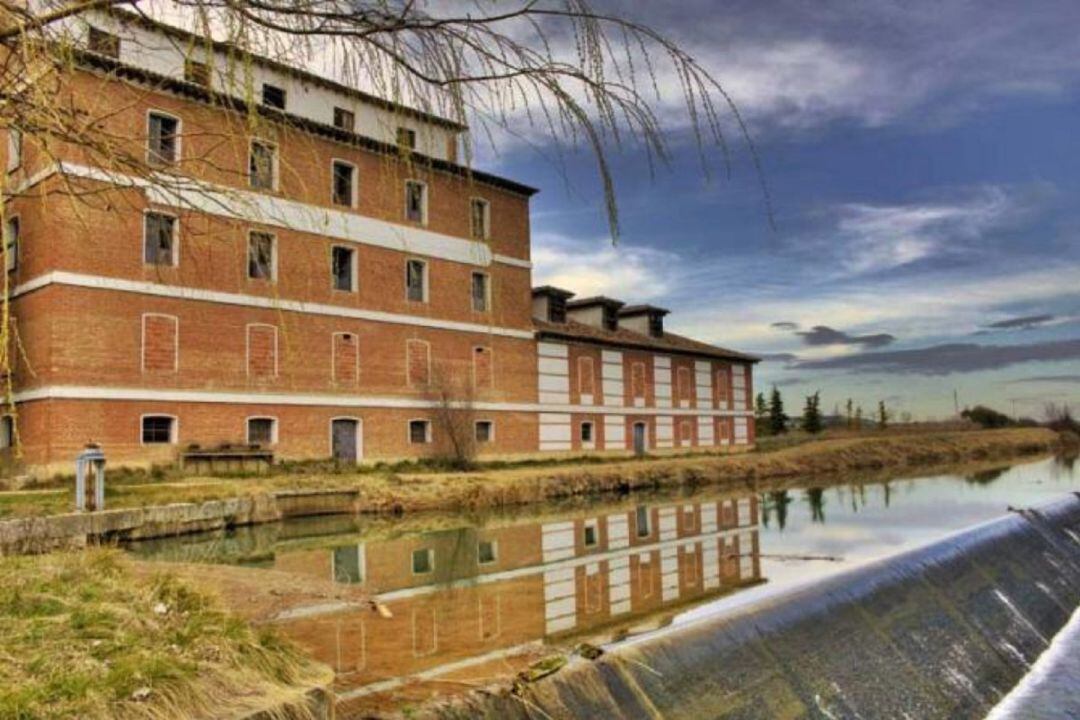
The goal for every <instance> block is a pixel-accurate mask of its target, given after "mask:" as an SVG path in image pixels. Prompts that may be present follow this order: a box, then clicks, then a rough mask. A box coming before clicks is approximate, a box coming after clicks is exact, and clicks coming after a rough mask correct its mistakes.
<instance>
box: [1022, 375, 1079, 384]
mask: <svg viewBox="0 0 1080 720" xmlns="http://www.w3.org/2000/svg"><path fill="white" fill-rule="evenodd" d="M1008 383H1009V384H1010V385H1013V384H1017V383H1069V384H1080V375H1032V376H1030V377H1022V378H1017V379H1015V380H1009V381H1008Z"/></svg>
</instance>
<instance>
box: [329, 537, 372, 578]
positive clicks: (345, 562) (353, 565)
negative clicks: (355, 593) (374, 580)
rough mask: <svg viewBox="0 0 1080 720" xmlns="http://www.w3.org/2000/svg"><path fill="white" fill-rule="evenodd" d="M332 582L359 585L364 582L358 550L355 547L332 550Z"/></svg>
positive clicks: (347, 546)
mask: <svg viewBox="0 0 1080 720" xmlns="http://www.w3.org/2000/svg"><path fill="white" fill-rule="evenodd" d="M332 557H333V562H334V580H335V581H336V582H339V583H348V584H350V585H359V584H360V583H362V582H364V573H363V568H362V567H361V555H360V548H359V547H358V546H356V545H346V546H345V547H338V548H334V553H333V556H332Z"/></svg>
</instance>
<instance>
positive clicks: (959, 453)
mask: <svg viewBox="0 0 1080 720" xmlns="http://www.w3.org/2000/svg"><path fill="white" fill-rule="evenodd" d="M1058 443H1059V441H1058V436H1057V435H1056V434H1055V433H1053V432H1051V431H1049V430H1045V429H1042V428H1017V429H1007V430H986V431H961V432H926V433H907V432H905V433H880V434H879V433H874V434H866V435H858V436H854V437H850V436H849V437H839V438H828V437H826V438H824V439H816V440H812V441H809V442H798V443H793V444H786V445H778V446H774V449H771V450H768V449H762V450H759V451H758V452H753V453H745V454H740V455H717V454H699V455H693V456H688V457H652V458H645V459H634V460H621V461H609V462H601V463H587V464H582V463H574V464H569V463H565V462H561V463H556V464H549V465H524V466H509V467H504V468H499V469H487V470H481V471H476V472H468V473H445V472H444V473H435V472H415V473H408V472H400V473H396V472H371V471H365V472H361V473H353V474H343V473H336V472H335V473H327V474H322V473H318V472H314V473H307V474H283V475H273V476H263V477H254V478H197V477H196V478H188V479H183V480H176V481H171V482H169V481H166V482H156V483H113V484H111V485H110V486H109V493H108V497H107V502H106V505H107V506H108V507H110V508H126V507H145V506H152V505H163V504H168V503H177V502H193V503H197V502H203V501H207V500H220V499H224V498H231V497H243V496H257V495H260V494H266V493H274V492H282V491H296V490H329V489H344V490H352V491H355V492H356V494H357V500H356V508H357V509H358V510H359V511H361V512H413V511H420V510H455V509H475V508H484V507H496V506H506V505H518V504H526V503H536V502H543V501H545V500H549V499H554V498H563V497H568V496H572V495H583V494H590V493H603V492H612V491H619V492H625V491H629V490H634V489H643V488H649V489H655V488H662V487H675V486H683V485H697V484H707V483H739V482H746V481H754V480H758V479H761V480H764V479H769V478H786V477H793V476H805V475H820V474H829V473H843V472H852V471H870V470H878V469H886V468H895V469H896V470H897V471H899V472H902V471H904V470H905V469H909V468H916V467H920V466H924V465H929V464H941V463H951V462H967V461H971V460H982V459H995V458H1000V459H1009V458H1013V457H1022V456H1025V455H1033V454H1036V453H1048V452H1052V451H1053V450H1054V449H1056V448H1057V447H1058ZM71 503H72V500H71V494H70V491H60V490H45V491H25V492H7V493H0V518H4V517H25V516H40V515H49V514H56V513H63V512H69V511H70V509H71Z"/></svg>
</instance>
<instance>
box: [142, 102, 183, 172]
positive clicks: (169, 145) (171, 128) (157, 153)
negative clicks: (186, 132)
mask: <svg viewBox="0 0 1080 720" xmlns="http://www.w3.org/2000/svg"><path fill="white" fill-rule="evenodd" d="M146 144H147V148H146V150H147V156H148V157H147V159H148V160H150V162H152V163H159V164H172V163H175V162H176V161H177V160H179V159H180V119H179V118H176V117H173V116H172V115H168V114H166V113H162V112H157V111H153V112H151V113H150V114H149V115H148V116H147V128H146Z"/></svg>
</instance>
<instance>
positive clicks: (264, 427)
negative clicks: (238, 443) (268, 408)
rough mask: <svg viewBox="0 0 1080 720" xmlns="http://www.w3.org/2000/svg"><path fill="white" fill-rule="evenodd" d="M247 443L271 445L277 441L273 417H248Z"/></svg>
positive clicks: (275, 422) (275, 424) (275, 423)
mask: <svg viewBox="0 0 1080 720" xmlns="http://www.w3.org/2000/svg"><path fill="white" fill-rule="evenodd" d="M247 441H248V444H249V445H263V446H265V445H273V444H274V443H276V442H277V421H276V420H274V418H248V421H247Z"/></svg>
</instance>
